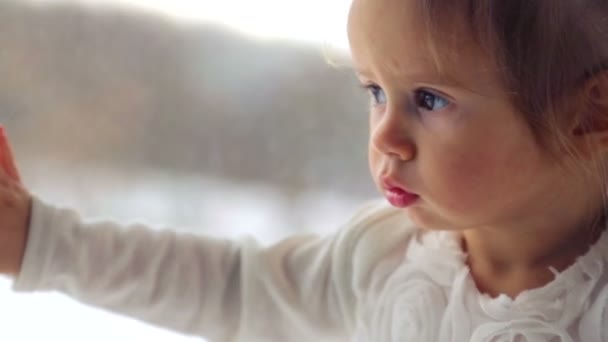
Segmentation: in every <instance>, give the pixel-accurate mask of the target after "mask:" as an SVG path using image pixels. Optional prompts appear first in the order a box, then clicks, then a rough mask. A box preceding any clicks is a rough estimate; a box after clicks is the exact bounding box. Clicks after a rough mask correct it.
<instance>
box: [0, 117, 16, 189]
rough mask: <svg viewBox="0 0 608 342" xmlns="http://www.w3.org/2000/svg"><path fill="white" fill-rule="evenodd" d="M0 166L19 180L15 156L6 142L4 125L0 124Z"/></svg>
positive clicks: (14, 178) (10, 175)
mask: <svg viewBox="0 0 608 342" xmlns="http://www.w3.org/2000/svg"><path fill="white" fill-rule="evenodd" d="M0 168H2V169H3V170H4V171H5V172H6V173H7V174H8V176H9V177H11V178H12V179H13V180H15V181H17V182H21V177H20V176H19V171H18V170H17V165H15V158H14V157H13V153H12V151H11V146H10V144H9V142H8V138H7V136H6V133H5V130H4V127H3V126H1V125H0Z"/></svg>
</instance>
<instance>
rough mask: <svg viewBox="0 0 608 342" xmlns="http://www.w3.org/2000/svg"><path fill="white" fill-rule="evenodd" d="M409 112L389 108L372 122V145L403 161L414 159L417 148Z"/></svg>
mask: <svg viewBox="0 0 608 342" xmlns="http://www.w3.org/2000/svg"><path fill="white" fill-rule="evenodd" d="M407 116H408V113H406V111H405V110H398V109H395V108H390V107H389V108H387V110H386V111H385V112H384V113H383V114H382V115H379V117H378V118H376V119H372V120H371V123H370V145H371V147H372V148H374V149H376V150H377V151H379V152H381V153H383V154H385V155H388V156H391V157H393V158H397V159H399V160H402V161H408V160H412V159H414V157H415V155H416V148H415V145H414V143H413V141H412V138H411V136H410V134H409V132H408V131H410V130H411V129H408V126H409V123H408V122H407V121H408V119H407Z"/></svg>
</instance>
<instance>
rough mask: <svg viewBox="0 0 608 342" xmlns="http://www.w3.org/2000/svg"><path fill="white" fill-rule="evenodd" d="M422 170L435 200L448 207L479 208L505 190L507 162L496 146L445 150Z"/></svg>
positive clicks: (462, 209) (461, 209) (463, 210)
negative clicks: (466, 149)
mask: <svg viewBox="0 0 608 342" xmlns="http://www.w3.org/2000/svg"><path fill="white" fill-rule="evenodd" d="M433 159H434V160H433V162H430V161H429V163H428V164H426V165H427V166H428V167H427V168H425V170H421V171H422V174H421V177H422V178H426V181H425V183H426V184H427V185H428V186H429V190H430V193H431V195H432V197H433V200H435V201H437V203H438V204H439V205H440V206H442V207H445V208H446V209H448V210H454V211H459V212H469V211H471V210H479V206H480V204H481V203H488V202H489V201H491V200H492V198H493V197H499V196H501V194H502V193H504V191H505V189H504V188H503V187H504V182H502V181H501V179H504V178H503V177H504V176H506V175H505V174H504V173H505V172H504V171H505V162H504V159H503V158H500V156H499V153H497V151H496V150H492V149H484V150H481V149H479V150H468V151H467V152H466V153H463V152H462V150H460V149H459V151H449V150H448V151H445V154H442V155H439V154H435V157H434V158H433Z"/></svg>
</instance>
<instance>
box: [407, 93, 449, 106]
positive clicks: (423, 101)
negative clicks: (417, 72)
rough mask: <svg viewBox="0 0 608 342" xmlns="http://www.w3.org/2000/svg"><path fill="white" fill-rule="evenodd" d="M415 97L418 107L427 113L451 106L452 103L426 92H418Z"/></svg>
mask: <svg viewBox="0 0 608 342" xmlns="http://www.w3.org/2000/svg"><path fill="white" fill-rule="evenodd" d="M414 96H415V100H416V105H417V106H418V107H419V108H422V109H424V110H427V111H438V110H441V109H443V108H445V107H447V106H448V105H449V104H450V101H448V100H446V99H444V98H443V97H441V96H439V95H435V94H433V93H431V92H429V91H426V90H417V91H416V94H415V95H414Z"/></svg>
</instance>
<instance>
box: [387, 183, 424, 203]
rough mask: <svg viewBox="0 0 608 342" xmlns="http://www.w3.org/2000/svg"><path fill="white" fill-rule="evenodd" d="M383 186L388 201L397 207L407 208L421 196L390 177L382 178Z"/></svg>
mask: <svg viewBox="0 0 608 342" xmlns="http://www.w3.org/2000/svg"><path fill="white" fill-rule="evenodd" d="M382 188H383V189H384V196H385V197H386V199H387V200H388V202H389V203H390V204H391V205H392V206H394V207H397V208H407V207H409V206H411V205H412V204H414V203H415V202H416V201H417V200H418V199H419V198H420V196H419V195H417V194H415V193H413V192H409V191H407V190H406V189H405V187H403V186H402V185H400V184H398V183H397V182H396V181H394V180H393V179H391V178H388V177H386V178H382Z"/></svg>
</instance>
